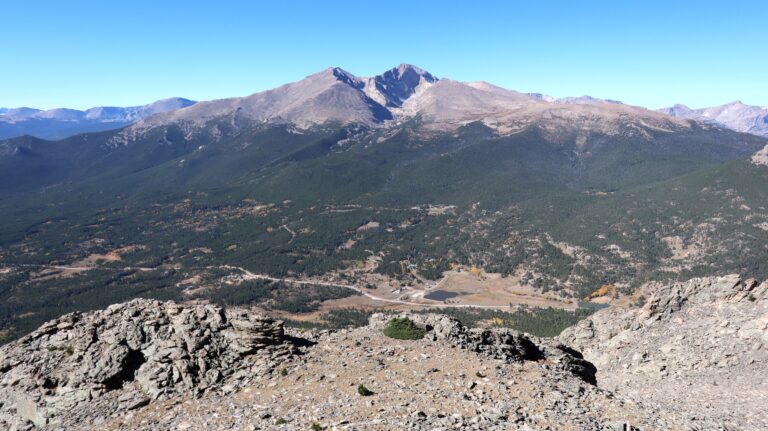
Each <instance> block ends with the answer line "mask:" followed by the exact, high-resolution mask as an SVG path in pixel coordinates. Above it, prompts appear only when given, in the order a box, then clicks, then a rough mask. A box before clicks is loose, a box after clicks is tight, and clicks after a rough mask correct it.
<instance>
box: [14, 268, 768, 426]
mask: <svg viewBox="0 0 768 431" xmlns="http://www.w3.org/2000/svg"><path fill="white" fill-rule="evenodd" d="M767 292H768V284H765V283H764V284H762V285H758V284H757V283H755V282H754V281H751V280H745V281H742V280H740V279H739V278H738V277H736V276H730V277H724V278H708V279H696V280H691V281H690V282H687V283H680V284H675V285H672V286H662V285H648V286H645V287H644V288H643V293H644V294H647V295H648V296H647V297H648V300H647V302H646V303H645V305H644V306H642V307H638V306H630V307H627V308H612V309H607V310H603V311H600V312H598V313H596V314H595V315H593V316H592V317H590V318H589V319H587V320H585V321H583V322H581V323H580V324H579V325H577V326H576V327H574V328H572V329H569V330H567V331H565V332H564V333H563V334H562V335H561V337H560V339H559V340H552V339H539V338H536V337H533V336H529V335H526V334H522V333H519V332H516V331H512V330H508V329H468V328H466V327H464V326H463V325H461V323H459V322H458V321H456V320H454V319H451V318H449V317H446V316H443V315H408V317H409V318H410V319H411V320H412V321H414V322H415V323H416V324H417V325H419V326H420V327H422V328H424V329H425V330H426V335H425V337H424V338H422V339H419V340H396V339H392V338H388V337H386V336H385V335H384V334H383V328H384V326H385V325H386V323H387V322H388V321H389V319H391V317H392V316H388V315H381V314H379V315H374V316H373V317H372V318H371V320H370V323H369V325H368V326H366V327H362V328H357V329H350V330H341V331H332V332H329V331H322V332H305V333H295V334H287V333H286V330H285V329H284V328H283V326H282V324H281V322H279V321H274V320H272V319H270V318H267V317H263V316H258V315H255V314H252V313H250V312H248V311H246V310H239V309H231V310H223V309H221V308H219V307H215V306H211V305H178V304H174V303H171V302H167V303H162V302H157V301H150V300H134V301H131V302H128V303H125V304H119V305H115V306H112V307H109V308H108V309H106V310H103V311H97V312H92V313H83V314H80V313H75V314H69V315H66V316H63V317H61V318H59V319H57V320H54V321H51V322H49V323H47V324H45V325H43V326H42V327H41V328H40V329H38V330H37V331H35V332H34V333H32V334H30V335H28V336H26V337H24V338H22V339H20V340H18V341H16V342H13V343H11V344H9V345H6V346H3V347H2V348H0V429H10V430H34V429H50V430H94V429H98V430H190V431H196V430H205V431H212V430H286V429H290V430H293V429H306V430H310V429H314V430H316V429H339V430H342V429H343V430H395V429H409V430H449V429H462V430H463V429H469V430H472V429H474V430H542V429H550V430H638V429H641V430H646V429H648V430H670V429H672V430H676V429H681V430H682V429H687V430H695V429H700V430H705V429H707V430H708V429H765V427H766V426H768V425H767V424H768V420H766V413H765V411H764V409H763V406H764V405H765V401H766V399H765V398H766V394H768V386H766V383H768V382H766V377H765V376H766V375H768V374H766V373H765V371H766V363H767V362H768V361H767V357H768V351H767V350H766V345H768V335H766V334H767V333H766V324H767V323H768V317H766V316H768V298H767V297H768V293H767ZM569 346H574V347H575V348H576V349H580V350H582V351H583V352H584V357H582V355H581V353H579V352H578V351H577V350H575V349H574V348H572V347H569ZM361 385H362V387H361Z"/></svg>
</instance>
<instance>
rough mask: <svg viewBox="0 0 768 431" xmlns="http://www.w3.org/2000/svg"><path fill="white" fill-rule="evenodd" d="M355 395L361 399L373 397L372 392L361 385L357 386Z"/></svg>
mask: <svg viewBox="0 0 768 431" xmlns="http://www.w3.org/2000/svg"><path fill="white" fill-rule="evenodd" d="M357 393H358V394H359V395H360V396H362V397H368V396H371V395H373V392H372V391H371V390H370V389H368V388H366V387H365V386H364V385H362V384H361V385H358V386H357Z"/></svg>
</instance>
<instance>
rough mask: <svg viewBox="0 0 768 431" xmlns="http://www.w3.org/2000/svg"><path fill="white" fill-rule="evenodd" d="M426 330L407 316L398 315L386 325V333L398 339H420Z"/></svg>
mask: <svg viewBox="0 0 768 431" xmlns="http://www.w3.org/2000/svg"><path fill="white" fill-rule="evenodd" d="M425 333H426V331H425V330H424V328H422V327H420V326H418V325H417V324H415V323H414V322H413V320H411V319H409V318H407V317H396V318H394V319H392V320H390V321H389V322H387V326H386V327H384V335H386V336H387V337H389V338H395V339H397V340H420V339H422V338H424V334H425Z"/></svg>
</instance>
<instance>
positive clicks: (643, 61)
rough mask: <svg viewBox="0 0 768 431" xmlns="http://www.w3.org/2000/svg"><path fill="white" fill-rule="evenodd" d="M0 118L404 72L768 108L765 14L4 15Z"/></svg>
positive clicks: (758, 5) (137, 9)
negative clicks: (22, 109) (19, 111)
mask: <svg viewBox="0 0 768 431" xmlns="http://www.w3.org/2000/svg"><path fill="white" fill-rule="evenodd" d="M2 3H3V4H2V7H0V29H1V30H2V33H3V36H4V37H3V44H2V49H1V50H0V59H1V60H0V106H5V107H18V106H33V107H38V108H53V107H63V106H66V107H73V108H87V107H91V106H97V105H119V106H124V105H138V104H144V103H147V102H150V101H153V100H155V99H159V98H165V97H170V96H182V97H187V98H191V99H196V100H207V99H214V98H222V97H230V96H241V95H247V94H250V93H254V92H256V91H260V90H264V89H268V88H271V87H275V86H277V85H280V84H283V83H286V82H290V81H294V80H297V79H301V78H303V77H304V76H306V75H309V74H311V73H314V72H316V71H319V70H321V69H324V68H326V67H329V66H340V67H342V68H344V69H346V70H348V71H350V72H352V73H354V74H356V75H360V76H367V75H373V74H377V73H380V72H382V71H384V70H386V69H388V68H390V67H393V66H395V65H397V64H399V63H412V64H415V65H417V66H420V67H422V68H424V69H427V70H429V71H430V72H432V73H434V74H435V75H437V76H439V77H448V78H452V79H456V80H460V81H474V80H486V81H489V82H492V83H495V84H497V85H501V86H503V87H507V88H511V89H514V90H518V91H525V92H533V91H536V92H543V93H548V94H551V95H554V96H557V97H562V96H578V95H582V94H589V95H593V96H596V97H604V98H614V99H619V100H622V101H625V102H627V103H632V104H638V105H643V106H648V107H651V108H658V107H662V106H666V105H670V104H673V103H676V102H679V103H685V104H688V105H690V106H692V107H700V106H707V105H714V104H721V103H725V102H729V101H733V100H742V101H743V102H745V103H750V104H759V105H768V55H766V52H767V51H768V39H766V37H767V36H768V1H765V0H754V1H739V0H730V1H672V0H663V1H657V0H642V1H631V0H628V1H619V0H611V1H600V2H598V1H552V0H550V1H547V0H542V1H525V2H523V1H519V2H513V1H498V2H493V1H481V0H473V1H468V2H466V3H464V4H459V2H450V4H449V2H448V1H391V0H390V1H332V0H323V1H296V2H290V1H279V2H278V1H274V2H267V1H264V2H261V1H241V2H236V1H226V0H218V1H215V2H213V1H206V2H194V1H191V0H186V1H175V0H173V1H171V0H153V1H143V0H141V1H135V0H131V1H108V0H99V1H77V0H70V1H62V0H49V1H48V0H46V1H43V0H3V2H2Z"/></svg>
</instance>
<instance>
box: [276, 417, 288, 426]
mask: <svg viewBox="0 0 768 431" xmlns="http://www.w3.org/2000/svg"><path fill="white" fill-rule="evenodd" d="M287 423H288V421H287V420H286V419H285V418H282V417H281V418H277V419H276V420H275V425H285V424H287Z"/></svg>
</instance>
